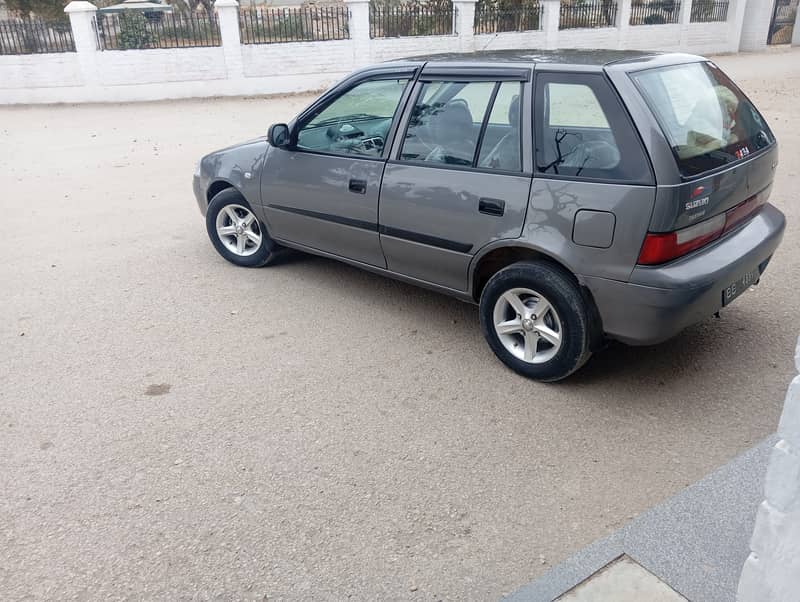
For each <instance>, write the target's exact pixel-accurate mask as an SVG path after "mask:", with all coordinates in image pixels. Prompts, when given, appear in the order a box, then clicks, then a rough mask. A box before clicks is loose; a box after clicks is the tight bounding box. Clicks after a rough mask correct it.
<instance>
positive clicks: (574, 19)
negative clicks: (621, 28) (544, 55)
mask: <svg viewBox="0 0 800 602" xmlns="http://www.w3.org/2000/svg"><path fill="white" fill-rule="evenodd" d="M559 17H560V19H559V25H558V28H559V29H577V28H584V27H614V25H615V23H616V19H617V3H616V1H615V0H594V1H593V0H589V1H584V2H576V1H570V0H561V6H560V15H559Z"/></svg>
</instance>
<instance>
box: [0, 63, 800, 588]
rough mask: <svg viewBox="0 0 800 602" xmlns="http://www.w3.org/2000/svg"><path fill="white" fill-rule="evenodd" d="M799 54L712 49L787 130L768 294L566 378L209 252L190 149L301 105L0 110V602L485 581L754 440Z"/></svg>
mask: <svg viewBox="0 0 800 602" xmlns="http://www.w3.org/2000/svg"><path fill="white" fill-rule="evenodd" d="M798 59H800V51H794V52H772V53H769V54H766V55H751V56H730V57H721V58H720V59H719V63H720V64H721V65H722V66H723V68H726V69H728V70H729V72H730V73H731V74H732V75H733V76H734V77H735V78H736V79H737V80H738V81H739V82H740V84H741V85H742V86H743V87H744V89H745V90H746V91H747V92H748V93H749V94H750V95H751V96H752V97H753V98H754V100H755V101H756V103H757V104H758V106H759V107H760V108H761V110H762V111H763V112H764V113H765V114H766V116H767V118H768V119H769V121H770V123H771V125H772V126H773V127H774V130H775V132H776V134H777V136H778V138H779V140H780V142H781V146H782V162H781V165H780V167H779V171H778V179H777V183H776V186H775V189H774V192H773V195H772V202H773V203H775V204H776V205H777V206H778V207H780V208H781V209H782V210H783V211H784V212H786V214H787V216H788V218H789V226H788V230H787V233H786V239H785V241H784V244H783V246H782V247H781V249H780V250H779V252H778V254H777V255H776V256H775V258H774V260H773V262H772V263H771V265H770V268H769V270H768V272H767V274H766V276H765V277H764V279H763V281H762V283H761V284H760V285H759V286H758V287H757V289H756V290H755V291H754V292H751V293H748V294H746V295H745V296H743V297H742V298H741V299H739V300H737V301H736V303H734V304H733V305H732V306H731V307H730V308H729V309H727V310H726V311H724V312H723V314H722V319H720V320H716V319H713V318H710V319H709V320H707V321H706V322H704V323H702V324H700V325H698V326H696V327H693V328H691V329H689V330H688V331H686V332H685V333H684V334H683V335H681V336H679V337H678V338H676V339H674V340H672V341H670V342H668V343H666V344H664V345H661V346H659V347H654V348H647V349H631V348H626V347H623V346H620V345H613V346H612V347H611V348H609V349H608V350H607V351H605V352H604V353H602V354H599V355H597V356H596V357H595V358H594V359H593V360H592V361H591V362H590V364H589V365H588V366H587V367H586V368H585V369H584V370H583V371H582V372H581V373H579V374H578V375H576V376H575V377H574V378H572V379H571V380H569V381H568V382H566V383H563V384H560V385H542V384H537V383H533V382H529V381H526V380H524V379H522V378H520V377H518V376H515V375H514V374H512V373H511V372H509V371H508V370H507V369H505V368H504V367H503V366H502V365H501V364H500V363H499V362H498V361H496V360H495V358H494V357H493V355H492V353H491V351H490V350H489V349H488V347H487V346H486V345H485V344H484V342H483V340H482V338H481V334H480V331H479V325H478V315H477V311H476V308H474V307H471V306H468V305H465V304H461V303H459V302H457V301H453V300H451V299H448V298H446V297H443V296H439V295H437V294H433V293H430V292H426V291H423V290H419V289H416V288H413V287H411V286H407V285H405V284H400V283H397V282H394V281H390V280H386V279H382V278H380V277H378V276H374V275H371V274H367V273H363V272H360V271H358V270H356V269H353V268H350V267H347V266H345V265H341V264H338V263H336V262H333V261H328V260H324V259H318V258H312V257H307V256H298V257H296V258H294V259H293V260H291V261H288V262H285V263H283V264H281V265H279V266H276V267H274V268H269V269H262V270H246V269H238V268H235V267H233V266H232V265H229V264H227V263H225V262H224V261H223V260H222V259H221V258H220V257H219V256H218V255H217V254H216V253H215V252H214V250H213V249H212V247H211V245H210V244H209V242H208V240H207V238H206V234H205V227H204V223H203V221H202V220H201V218H200V215H199V213H198V211H197V208H196V206H195V204H194V199H193V198H192V194H191V189H190V181H191V175H192V170H193V167H194V163H195V161H196V160H197V158H198V157H199V156H200V155H201V154H203V153H204V152H207V151H209V150H212V149H214V148H218V147H221V146H224V145H226V144H229V143H233V142H235V141H239V140H242V139H246V138H249V137H254V136H256V135H260V134H261V133H263V132H264V131H265V129H266V127H267V125H268V124H269V123H271V122H274V121H279V120H285V119H287V118H289V117H290V116H291V115H293V114H294V113H295V112H297V111H298V110H299V109H300V108H301V107H302V106H304V105H305V104H306V103H307V102H309V101H310V99H311V97H310V96H305V97H292V98H287V99H266V100H265V99H246V100H240V99H235V100H219V101H197V102H186V101H181V102H164V103H157V104H135V105H119V106H113V105H97V106H78V107H71V106H59V107H37V108H23V107H20V108H3V109H0V181H2V197H1V200H0V207H2V212H1V214H2V220H0V255H2V263H0V283H1V284H0V308H2V317H3V319H2V320H0V382H1V383H2V387H1V388H0V491H2V495H0V517H2V518H0V598H2V599H4V600H11V599H22V598H26V599H27V598H36V599H45V598H47V599H55V598H58V599H73V598H76V599H100V598H150V599H170V600H174V599H180V598H189V597H192V598H203V599H207V598H214V597H216V598H221V599H245V598H253V599H259V600H260V599H263V598H265V597H266V598H269V599H272V598H294V599H301V598H303V599H310V598H312V597H313V598H316V599H343V598H346V597H352V598H355V599H362V600H368V599H378V598H384V599H386V598H388V599H419V600H431V599H439V598H443V599H465V598H472V599H487V598H488V599H491V598H496V597H498V596H500V595H501V594H503V593H507V592H510V591H513V590H515V589H516V588H517V587H519V586H520V585H522V584H523V583H526V582H528V581H530V580H531V579H532V578H534V577H536V576H537V575H540V574H542V573H543V572H544V571H546V570H547V568H548V566H549V565H551V564H553V563H556V562H558V561H560V560H562V559H564V558H565V557H566V556H568V555H569V554H570V553H572V552H574V551H576V550H578V549H579V548H581V547H582V546H584V545H586V544H587V543H589V542H591V541H592V540H594V539H596V538H598V537H601V536H603V535H604V534H606V533H608V532H610V531H612V530H614V529H616V528H618V527H620V526H621V525H623V524H624V523H626V522H627V521H628V520H629V519H630V518H631V517H633V516H635V515H636V514H637V513H639V512H641V511H643V510H645V509H647V508H648V507H650V506H652V505H654V504H655V503H657V502H658V501H660V500H662V499H664V498H666V497H667V496H669V495H671V494H674V493H676V492H678V491H680V490H681V489H682V488H684V487H686V486H687V485H688V484H689V483H691V482H693V481H695V480H697V479H699V478H700V477H702V476H703V475H705V474H706V473H708V472H709V471H710V470H712V469H713V468H714V467H716V466H718V465H720V464H722V463H724V462H725V461H726V460H728V459H729V458H731V457H733V456H734V455H735V454H736V453H737V452H739V451H741V450H744V449H746V448H748V447H749V446H751V445H752V444H753V443H755V442H756V441H758V440H759V439H761V438H762V437H764V436H766V435H767V434H769V433H771V432H772V431H773V430H774V428H775V425H776V422H777V418H778V414H779V411H780V407H781V402H782V398H783V394H784V391H785V386H786V382H787V380H788V379H789V378H790V376H791V374H792V365H791V350H792V349H793V346H794V341H795V340H796V337H797V334H798V333H797V330H798V326H800V319H799V318H798V316H800V299H799V298H798V293H797V283H798V282H799V281H800V226H798V223H800V207H799V206H798V203H797V198H796V195H797V189H798V188H800V176H799V175H798V174H799V172H800V158H798V153H797V152H796V150H797V149H798V148H800V133H798V125H800V123H798V117H797V106H798V105H797V98H798V96H800V70H798V68H797V65H798Z"/></svg>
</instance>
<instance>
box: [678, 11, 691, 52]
mask: <svg viewBox="0 0 800 602" xmlns="http://www.w3.org/2000/svg"><path fill="white" fill-rule="evenodd" d="M692 1H693V0H682V2H681V9H680V12H678V24H679V25H680V48H681V50H686V48H687V47H688V46H689V23H691V21H692Z"/></svg>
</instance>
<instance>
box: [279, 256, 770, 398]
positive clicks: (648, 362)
mask: <svg viewBox="0 0 800 602" xmlns="http://www.w3.org/2000/svg"><path fill="white" fill-rule="evenodd" d="M270 269H271V270H294V271H296V272H297V277H298V278H310V279H312V280H313V281H314V282H315V283H316V284H317V285H324V286H331V287H334V288H336V289H338V290H346V291H348V292H349V294H350V293H351V294H352V295H354V296H355V297H358V298H360V299H368V300H370V299H371V300H373V301H374V302H375V304H376V305H384V306H386V305H391V304H389V303H382V301H385V300H386V297H387V295H399V296H400V297H402V299H403V300H404V307H403V311H404V312H408V311H411V312H418V313H419V317H420V321H421V322H422V321H424V322H425V323H427V324H428V325H431V324H432V325H434V326H436V325H440V326H441V327H442V328H445V327H446V328H453V327H454V321H455V322H456V327H457V328H459V329H460V330H462V331H463V334H464V336H465V337H467V338H474V339H475V340H476V341H480V343H481V344H483V343H484V342H483V335H482V334H481V332H480V325H479V319H478V308H477V306H475V305H471V304H468V303H463V302H459V301H458V300H456V299H449V298H448V297H447V296H445V295H443V294H440V293H437V292H434V291H430V290H427V289H424V288H421V287H417V286H414V285H411V284H406V283H404V282H401V281H396V280H393V279H390V278H386V277H384V276H382V275H379V274H374V273H372V272H368V271H365V270H361V269H359V268H356V267H353V266H350V265H347V264H344V263H341V262H338V261H336V260H332V259H327V258H323V257H318V256H313V255H308V254H305V253H300V252H296V251H289V252H287V253H286V254H285V255H284V256H282V257H281V258H280V259H279V260H278V261H277V262H276V263H275V264H274V265H273V266H272V267H271V268H270ZM267 271H269V270H267ZM735 311H741V310H735ZM758 315H759V314H758V312H754V315H753V316H749V318H748V320H747V323H748V327H747V328H745V327H744V326H742V324H743V323H744V322H745V321H743V320H734V319H732V316H731V315H723V317H722V318H716V317H714V316H709V318H708V319H706V320H704V321H702V322H700V323H699V324H696V325H694V326H690V327H689V328H687V329H686V330H684V331H683V332H681V333H680V334H678V335H677V336H675V337H674V338H672V339H670V340H668V341H665V342H663V343H661V344H659V345H653V346H647V347H631V346H628V345H625V344H622V343H618V342H615V341H609V342H608V343H607V345H606V346H605V347H604V348H603V349H601V350H599V351H597V352H596V353H595V354H594V355H593V356H592V358H591V359H590V360H589V362H588V363H587V364H586V365H585V366H584V367H583V368H582V369H581V370H579V371H578V372H576V373H575V374H573V375H572V376H570V377H569V378H568V379H567V380H566V381H563V382H562V383H561V384H560V385H556V386H583V385H594V384H599V383H607V382H611V381H617V382H619V381H620V379H628V380H636V381H639V382H641V381H652V383H651V384H652V386H654V387H660V386H665V385H668V384H669V383H670V382H671V381H673V380H678V379H682V378H685V377H686V376H687V374H692V375H697V374H698V373H699V372H702V370H703V369H704V366H705V367H707V368H709V369H710V368H711V367H717V366H718V365H719V360H720V358H721V357H725V358H726V361H731V362H734V365H736V363H737V359H736V358H735V357H732V356H731V354H732V353H733V354H734V355H736V354H741V356H742V357H741V361H740V362H738V365H739V366H740V367H742V368H743V369H748V368H753V367H754V364H753V358H752V357H749V356H748V354H747V353H746V352H745V351H743V350H740V349H739V350H737V349H733V350H732V349H730V348H729V342H730V340H731V335H735V334H737V333H740V332H741V331H744V330H751V331H757V330H758V329H759V325H758V324H757V323H754V322H753V319H757V318H758ZM486 354H487V359H491V360H492V365H488V366H487V370H504V371H507V370H508V369H507V368H506V367H504V366H503V365H502V364H500V362H499V361H497V360H495V358H494V357H493V356H492V354H491V351H489V349H488V347H486ZM519 378H522V377H519Z"/></svg>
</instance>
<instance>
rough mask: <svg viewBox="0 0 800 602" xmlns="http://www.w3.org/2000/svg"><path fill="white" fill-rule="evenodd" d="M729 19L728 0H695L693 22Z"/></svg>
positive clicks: (693, 3)
mask: <svg viewBox="0 0 800 602" xmlns="http://www.w3.org/2000/svg"><path fill="white" fill-rule="evenodd" d="M727 20H728V0H694V1H693V2H692V15H691V21H692V23H711V22H714V21H727Z"/></svg>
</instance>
